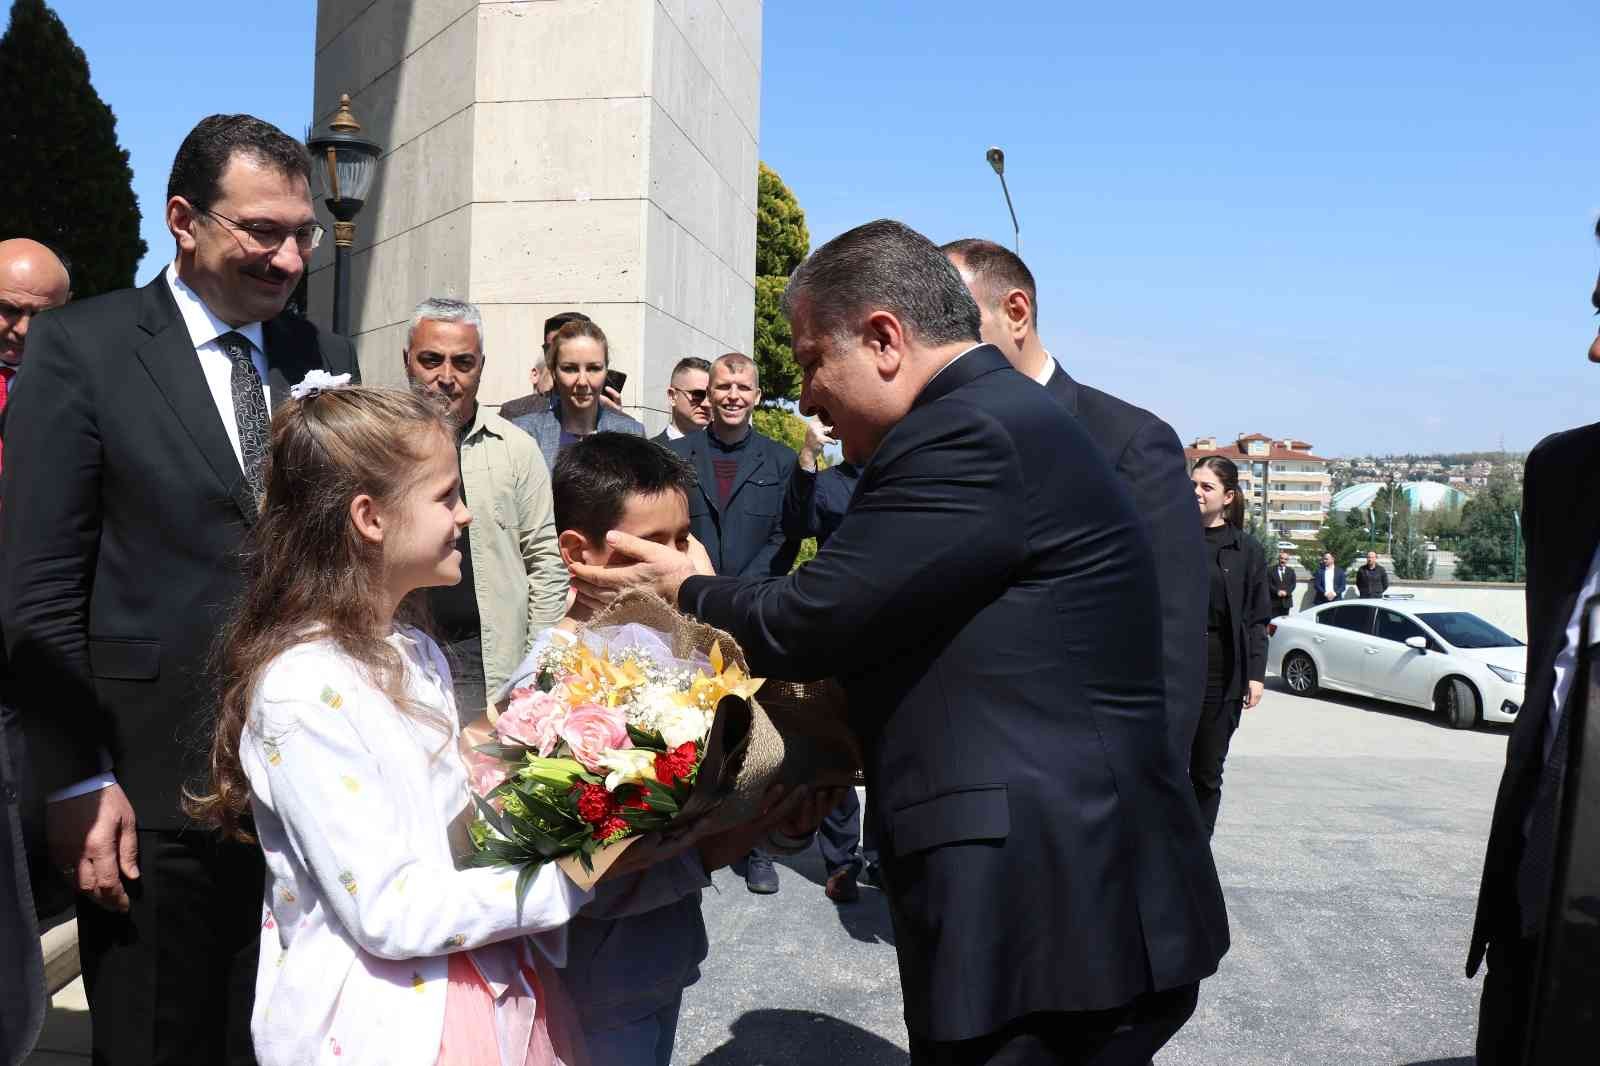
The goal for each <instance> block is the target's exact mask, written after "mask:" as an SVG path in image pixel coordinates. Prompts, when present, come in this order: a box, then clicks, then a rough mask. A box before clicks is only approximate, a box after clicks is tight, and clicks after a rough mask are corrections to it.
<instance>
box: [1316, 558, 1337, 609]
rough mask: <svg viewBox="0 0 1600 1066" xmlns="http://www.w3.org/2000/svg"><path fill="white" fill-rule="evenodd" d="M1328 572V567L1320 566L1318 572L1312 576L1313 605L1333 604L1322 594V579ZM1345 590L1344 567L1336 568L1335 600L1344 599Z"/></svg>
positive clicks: (1334, 578)
mask: <svg viewBox="0 0 1600 1066" xmlns="http://www.w3.org/2000/svg"><path fill="white" fill-rule="evenodd" d="M1327 572H1328V568H1327V567H1326V566H1319V567H1317V572H1316V573H1314V574H1312V575H1311V602H1313V603H1332V602H1333V600H1330V599H1328V598H1327V597H1326V596H1324V595H1323V594H1322V578H1323V575H1324V574H1326V573H1327ZM1344 590H1345V581H1344V567H1342V566H1336V567H1334V568H1333V599H1334V600H1337V599H1342V598H1343V597H1344Z"/></svg>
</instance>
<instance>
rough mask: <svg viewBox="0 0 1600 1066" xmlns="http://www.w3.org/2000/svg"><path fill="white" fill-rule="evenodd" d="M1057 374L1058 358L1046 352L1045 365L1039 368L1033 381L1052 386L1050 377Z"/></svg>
mask: <svg viewBox="0 0 1600 1066" xmlns="http://www.w3.org/2000/svg"><path fill="white" fill-rule="evenodd" d="M1055 372H1056V357H1055V356H1053V355H1051V354H1050V353H1049V352H1045V353H1044V363H1043V364H1042V365H1041V366H1040V367H1039V372H1038V373H1037V374H1035V375H1034V376H1033V380H1035V381H1037V382H1038V383H1039V384H1041V385H1048V384H1050V375H1051V374H1054V373H1055Z"/></svg>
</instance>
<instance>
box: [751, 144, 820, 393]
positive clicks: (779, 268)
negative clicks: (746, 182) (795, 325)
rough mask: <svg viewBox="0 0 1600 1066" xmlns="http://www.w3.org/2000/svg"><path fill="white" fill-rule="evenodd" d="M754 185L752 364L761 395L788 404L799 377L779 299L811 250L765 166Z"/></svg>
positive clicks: (789, 198) (789, 195)
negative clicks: (754, 362)
mask: <svg viewBox="0 0 1600 1066" xmlns="http://www.w3.org/2000/svg"><path fill="white" fill-rule="evenodd" d="M756 184H757V192H758V199H757V202H756V334H755V335H756V345H755V346H756V350H755V360H756V366H757V367H758V368H759V369H760V372H761V394H762V396H763V397H765V398H766V399H767V400H769V401H771V400H780V399H785V400H793V399H796V398H798V397H799V395H800V376H801V375H800V368H799V367H798V366H796V365H795V362H794V351H793V349H792V348H791V347H790V346H791V344H792V342H793V338H792V337H791V336H790V333H789V322H788V320H787V319H785V318H784V317H783V312H782V311H781V310H780V309H779V301H780V299H781V297H782V296H783V287H784V286H785V285H786V284H788V282H789V275H790V274H792V273H794V268H795V267H797V266H799V265H800V261H801V260H802V259H804V258H805V257H806V253H807V252H809V251H810V250H811V234H810V232H809V231H808V230H807V229H806V213H805V212H804V211H802V210H801V209H800V203H799V201H797V200H796V199H795V197H794V193H793V192H791V191H790V190H789V187H788V186H787V185H785V184H784V183H783V179H782V178H780V177H778V175H777V174H776V173H775V172H774V171H772V170H771V169H770V168H769V167H768V166H767V165H766V164H765V163H762V164H761V172H760V176H759V177H758V178H757V181H756Z"/></svg>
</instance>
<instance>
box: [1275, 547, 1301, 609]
mask: <svg viewBox="0 0 1600 1066" xmlns="http://www.w3.org/2000/svg"><path fill="white" fill-rule="evenodd" d="M1299 580H1300V579H1299V578H1298V577H1296V576H1295V572H1294V564H1293V563H1292V562H1290V560H1289V553H1288V552H1286V551H1280V552H1278V565H1277V566H1274V567H1272V568H1271V569H1270V570H1268V571H1267V592H1268V594H1270V595H1271V596H1272V617H1274V618H1278V617H1281V616H1282V615H1286V614H1288V613H1289V612H1290V610H1292V609H1293V608H1294V587H1295V585H1296V583H1298V581H1299Z"/></svg>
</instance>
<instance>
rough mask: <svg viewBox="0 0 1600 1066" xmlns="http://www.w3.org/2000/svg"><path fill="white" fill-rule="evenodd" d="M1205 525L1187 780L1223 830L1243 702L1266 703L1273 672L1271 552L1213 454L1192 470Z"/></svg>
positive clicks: (1234, 475) (1227, 464) (1233, 474)
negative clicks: (1228, 768) (1247, 526)
mask: <svg viewBox="0 0 1600 1066" xmlns="http://www.w3.org/2000/svg"><path fill="white" fill-rule="evenodd" d="M1190 480H1191V481H1193V482H1194V495H1195V500H1196V502H1198V503H1199V505H1200V524H1201V526H1203V527H1204V529H1205V537H1206V559H1207V564H1208V565H1207V571H1208V575H1209V578H1210V582H1211V596H1210V603H1209V606H1208V609H1207V615H1206V695H1205V701H1204V702H1203V703H1202V704H1201V707H1200V726H1199V728H1198V729H1197V730H1196V731H1195V735H1194V747H1193V748H1192V749H1191V750H1190V753H1189V780H1190V781H1191V782H1192V783H1193V785H1194V795H1195V799H1196V800H1198V801H1199V803H1200V816H1201V817H1202V818H1203V819H1204V820H1205V823H1206V829H1207V831H1208V832H1215V831H1216V828H1217V810H1218V809H1219V808H1220V807H1221V806H1222V764H1223V763H1224V762H1225V761H1226V760H1227V758H1228V743H1229V741H1231V740H1232V739H1233V731H1234V730H1235V729H1237V728H1239V717H1240V715H1241V713H1242V711H1243V708H1245V707H1254V706H1255V705H1256V704H1257V703H1260V702H1261V690H1262V682H1263V680H1264V679H1265V678H1266V676H1267V622H1268V620H1269V619H1270V618H1271V617H1272V601H1271V598H1270V597H1269V596H1268V595H1267V557H1266V553H1265V552H1263V551H1262V549H1261V544H1260V542H1259V541H1257V540H1256V538H1254V537H1252V536H1250V535H1248V534H1247V533H1245V531H1244V496H1243V495H1241V494H1240V492H1239V468H1238V467H1237V466H1235V465H1234V464H1233V461H1232V460H1231V459H1227V458H1225V457H1224V456H1220V455H1209V456H1207V457H1206V458H1204V459H1201V460H1200V461H1199V462H1198V463H1196V464H1195V465H1194V469H1193V471H1192V472H1191V474H1190Z"/></svg>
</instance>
